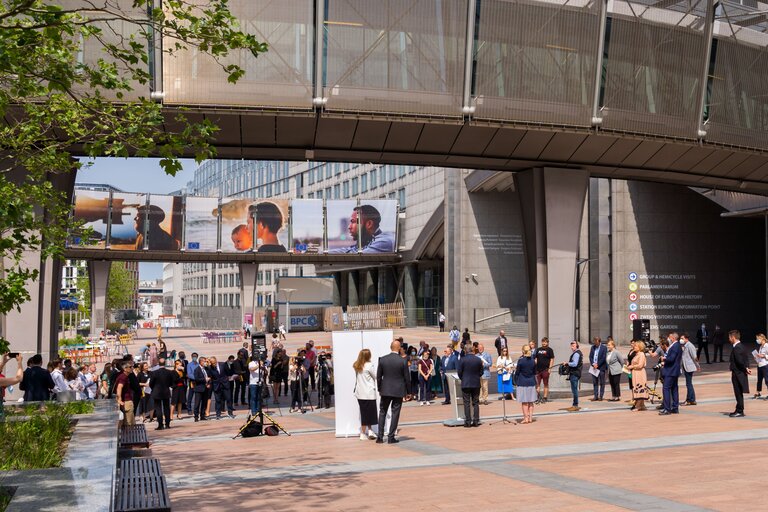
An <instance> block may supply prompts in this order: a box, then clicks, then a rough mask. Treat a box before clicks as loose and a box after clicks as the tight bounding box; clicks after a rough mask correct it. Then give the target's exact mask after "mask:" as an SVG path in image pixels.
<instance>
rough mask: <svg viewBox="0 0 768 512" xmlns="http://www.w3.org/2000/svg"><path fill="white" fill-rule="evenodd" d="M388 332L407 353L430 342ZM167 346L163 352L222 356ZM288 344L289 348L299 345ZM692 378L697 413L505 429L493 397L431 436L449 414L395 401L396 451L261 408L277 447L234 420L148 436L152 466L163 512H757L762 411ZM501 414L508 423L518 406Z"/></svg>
mask: <svg viewBox="0 0 768 512" xmlns="http://www.w3.org/2000/svg"><path fill="white" fill-rule="evenodd" d="M399 332H402V334H403V335H404V336H405V337H406V339H407V340H408V341H412V340H411V339H409V338H410V335H413V338H417V339H420V338H421V337H422V336H423V337H425V339H426V336H427V335H428V334H429V333H426V332H425V333H423V334H422V333H420V332H418V331H415V330H403V331H399ZM173 334H174V332H173V331H171V337H170V338H169V339H168V340H167V341H168V342H169V347H170V348H178V347H176V346H175V344H176V343H177V341H178V343H179V344H180V345H186V344H188V345H189V347H190V348H192V349H196V350H198V351H200V352H201V353H206V354H209V353H211V352H214V351H218V350H220V349H222V352H221V355H225V354H226V353H228V352H227V349H229V348H230V347H220V346H207V345H206V346H205V347H200V345H199V340H196V339H195V338H194V337H193V338H189V337H185V336H183V335H182V333H178V334H179V337H178V338H174V337H173ZM289 336H290V337H293V336H297V335H289ZM323 336H328V338H330V336H329V335H326V334H323V335H321V336H316V337H315V339H318V340H319V342H323V343H324V342H325V341H324V340H323ZM290 337H289V344H288V345H289V346H291V344H295V345H298V344H299V343H300V342H301V341H302V340H300V339H298V336H297V337H296V338H295V339H291V338H290ZM438 339H439V335H438V338H437V339H436V340H435V341H437V340H438ZM428 341H429V340H428ZM184 348H185V349H187V351H189V348H186V346H185V347H184ZM704 366H705V372H704V373H703V374H702V375H697V376H696V378H695V383H696V392H697V396H698V398H699V405H697V406H693V407H683V408H681V414H679V415H676V416H666V417H661V416H658V415H657V414H656V413H655V411H652V410H649V411H647V412H630V411H629V410H628V406H627V405H626V404H624V403H623V402H589V401H586V402H584V405H585V408H584V409H583V410H582V412H579V413H568V412H566V411H564V408H565V407H567V406H568V405H570V403H569V401H567V400H557V401H553V402H550V403H548V404H545V405H543V406H537V407H536V410H535V412H534V419H535V420H536V421H535V422H534V423H533V424H530V425H521V424H506V423H502V422H500V421H499V419H500V418H501V416H502V412H503V411H502V404H501V402H499V401H497V400H495V399H494V400H492V402H491V403H490V404H489V405H487V406H482V407H481V415H482V417H483V424H482V425H481V426H480V427H479V428H477V429H464V428H448V427H444V426H443V425H442V420H443V419H445V418H447V417H448V416H449V414H450V413H449V410H448V409H449V407H448V406H441V405H438V404H434V405H432V406H429V407H420V406H418V405H417V404H414V403H408V404H406V405H405V406H404V408H403V413H402V415H401V431H400V439H401V442H400V443H399V444H397V445H387V444H384V445H377V444H375V443H374V442H372V441H360V440H359V439H357V438H348V439H343V438H338V439H337V438H336V437H334V430H333V422H334V416H333V409H323V410H315V411H313V412H308V413H307V414H304V415H302V414H288V412H287V409H286V408H285V407H284V405H283V408H282V409H278V408H276V407H275V408H273V409H271V410H272V412H273V415H274V417H275V418H276V419H277V421H278V422H280V424H281V425H282V426H283V427H285V428H286V429H287V430H288V431H289V432H290V433H291V434H292V435H291V436H290V437H289V436H286V435H284V434H282V433H281V434H280V435H279V436H278V437H273V438H269V437H259V438H252V439H242V438H239V439H232V438H233V436H235V435H236V434H237V432H238V430H239V428H240V426H241V425H242V424H243V422H244V420H245V416H246V414H247V413H246V411H245V410H244V408H239V410H238V411H237V414H238V417H237V418H236V419H234V420H230V419H226V420H221V421H215V420H214V421H209V422H200V423H194V422H192V420H191V419H188V418H186V419H183V420H181V421H174V422H173V424H172V428H171V430H168V431H162V432H155V431H154V430H150V437H151V439H152V440H153V442H154V444H153V447H152V455H153V456H155V457H158V458H160V460H161V463H162V466H163V469H164V472H165V473H166V475H167V476H168V486H169V489H170V492H171V498H172V502H173V506H174V509H176V510H196V511H202V510H211V511H213V510H223V509H225V508H226V509H227V510H244V511H245V510H257V509H258V510H269V509H274V510H281V511H306V510H322V511H325V510H338V511H348V510H377V511H379V510H381V511H389V510H392V511H395V510H398V511H399V510H409V511H438V510H439V511H451V510H455V511H459V510H461V511H465V510H467V509H468V508H469V509H471V510H478V511H479V510H494V509H507V510H520V509H523V508H525V509H528V510H564V511H565V510H568V511H574V510H575V511H581V510H583V511H594V510H600V511H602V510H606V511H610V510H638V511H649V510H650V511H670V510H671V511H698V510H724V511H731V510H733V511H736V510H739V511H751V510H755V511H757V510H764V509H765V503H764V501H765V499H764V497H763V496H762V491H761V489H764V488H765V478H764V468H765V463H764V461H765V458H764V457H763V456H762V455H761V454H762V453H764V452H765V450H768V401H762V400H757V401H755V400H749V399H747V400H746V414H747V417H746V418H729V417H727V413H728V412H730V411H732V410H733V404H734V400H733V396H732V391H731V386H730V378H729V375H728V373H727V367H726V365H724V364H718V365H709V366H708V365H704ZM751 385H752V386H754V377H752V381H751ZM680 389H681V394H682V395H684V392H685V385H684V381H683V380H682V379H681V386H680ZM622 393H624V394H625V395H626V394H627V391H626V383H623V389H622ZM493 398H495V397H493ZM625 398H627V397H626V396H625ZM506 405H507V413H508V414H509V415H510V416H511V418H512V419H513V420H518V419H519V418H520V417H521V414H520V409H519V406H518V404H517V403H516V402H507V404H506ZM281 414H282V415H281Z"/></svg>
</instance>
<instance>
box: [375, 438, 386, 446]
mask: <svg viewBox="0 0 768 512" xmlns="http://www.w3.org/2000/svg"><path fill="white" fill-rule="evenodd" d="M376 444H384V440H383V439H382V438H380V437H377V438H376Z"/></svg>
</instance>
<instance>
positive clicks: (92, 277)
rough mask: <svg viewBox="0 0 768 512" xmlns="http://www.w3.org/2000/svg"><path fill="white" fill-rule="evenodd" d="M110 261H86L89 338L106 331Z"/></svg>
mask: <svg viewBox="0 0 768 512" xmlns="http://www.w3.org/2000/svg"><path fill="white" fill-rule="evenodd" d="M110 268H112V262H111V261H104V260H100V261H95V260H89V261H88V280H89V281H90V286H91V304H90V306H91V336H98V335H99V334H100V333H101V331H103V330H104V329H106V327H107V325H106V317H107V290H108V289H109V270H110Z"/></svg>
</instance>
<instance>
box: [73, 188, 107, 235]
mask: <svg viewBox="0 0 768 512" xmlns="http://www.w3.org/2000/svg"><path fill="white" fill-rule="evenodd" d="M72 217H73V219H74V220H75V221H76V222H82V223H83V227H84V228H89V229H90V236H89V237H88V238H87V239H85V238H83V237H80V236H73V237H71V238H70V240H69V244H70V245H72V246H81V247H98V248H99V249H104V248H105V247H106V245H107V227H108V224H109V192H97V191H95V190H76V191H75V201H74V208H73V213H72Z"/></svg>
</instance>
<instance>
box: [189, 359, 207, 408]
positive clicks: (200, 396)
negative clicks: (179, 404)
mask: <svg viewBox="0 0 768 512" xmlns="http://www.w3.org/2000/svg"><path fill="white" fill-rule="evenodd" d="M206 366H208V361H207V360H206V359H205V358H204V357H202V358H200V364H199V365H198V366H197V367H196V368H195V370H194V375H193V379H194V382H195V385H194V387H193V388H192V389H193V391H194V393H195V407H194V411H195V421H197V420H198V419H200V421H204V420H206V419H208V418H206V417H205V407H206V405H208V390H209V389H210V387H211V378H210V377H209V376H208V372H206V371H205V367H206Z"/></svg>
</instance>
